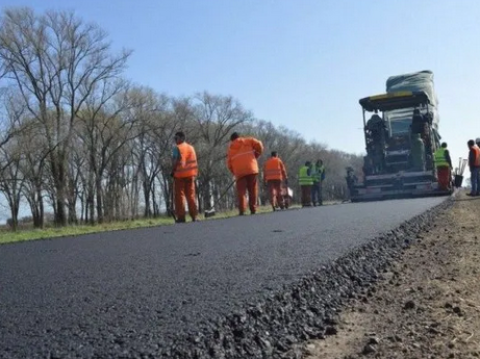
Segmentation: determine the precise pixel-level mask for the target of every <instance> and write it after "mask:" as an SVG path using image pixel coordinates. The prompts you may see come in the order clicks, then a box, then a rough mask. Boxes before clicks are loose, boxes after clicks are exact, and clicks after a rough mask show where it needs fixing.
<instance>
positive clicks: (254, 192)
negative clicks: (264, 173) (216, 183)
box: [227, 132, 263, 216]
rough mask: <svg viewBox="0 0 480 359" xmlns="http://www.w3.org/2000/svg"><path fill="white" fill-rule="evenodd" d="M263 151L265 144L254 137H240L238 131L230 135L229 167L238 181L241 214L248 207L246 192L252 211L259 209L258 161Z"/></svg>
mask: <svg viewBox="0 0 480 359" xmlns="http://www.w3.org/2000/svg"><path fill="white" fill-rule="evenodd" d="M262 153H263V144H262V142H261V141H259V140H257V139H256V138H253V137H240V135H239V134H238V133H237V132H234V133H233V134H232V135H231V136H230V146H229V148H228V153H227V167H228V169H229V171H230V172H231V173H232V174H233V175H234V176H235V180H236V182H237V196H238V209H239V213H240V215H241V216H243V215H244V214H245V211H246V209H247V202H246V198H245V196H246V193H247V191H248V204H249V207H250V213H251V214H255V213H256V211H257V197H258V183H257V177H258V172H259V171H258V162H257V158H258V157H260V155H261V154H262Z"/></svg>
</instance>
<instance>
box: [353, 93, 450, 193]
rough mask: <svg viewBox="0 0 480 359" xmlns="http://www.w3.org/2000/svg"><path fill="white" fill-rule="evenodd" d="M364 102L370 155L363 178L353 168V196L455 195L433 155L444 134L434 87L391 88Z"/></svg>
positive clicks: (365, 164)
mask: <svg viewBox="0 0 480 359" xmlns="http://www.w3.org/2000/svg"><path fill="white" fill-rule="evenodd" d="M359 103H360V105H361V106H362V110H363V124H364V135H365V144H366V150H367V155H366V156H365V157H364V166H363V181H360V180H358V179H357V178H355V179H354V180H353V179H352V173H351V171H350V173H347V185H348V187H349V190H350V199H351V201H352V202H358V201H365V200H380V199H387V198H406V197H415V196H420V197H423V196H430V195H449V194H450V193H451V190H450V189H446V190H442V189H440V188H439V186H438V178H437V174H436V170H435V164H434V156H433V154H434V153H435V151H436V150H437V149H438V147H439V146H440V136H439V135H438V132H437V131H436V127H435V120H436V121H437V122H438V119H435V115H436V109H435V105H434V104H432V99H431V96H429V94H428V92H426V91H390V92H387V93H385V94H381V95H377V96H371V97H366V98H362V99H360V100H359ZM367 113H369V114H371V116H370V118H369V119H368V120H367Z"/></svg>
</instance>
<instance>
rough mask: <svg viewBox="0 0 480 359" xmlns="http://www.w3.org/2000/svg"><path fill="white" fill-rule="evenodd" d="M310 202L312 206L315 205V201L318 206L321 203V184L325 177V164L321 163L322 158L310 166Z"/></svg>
mask: <svg viewBox="0 0 480 359" xmlns="http://www.w3.org/2000/svg"><path fill="white" fill-rule="evenodd" d="M312 179H313V185H312V203H313V206H316V205H317V203H318V205H319V206H322V205H323V198H322V197H323V196H322V188H323V187H322V186H323V180H324V179H325V166H324V165H323V161H322V160H318V161H317V162H316V163H315V165H313V166H312Z"/></svg>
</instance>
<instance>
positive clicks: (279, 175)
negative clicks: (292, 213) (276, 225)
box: [263, 151, 288, 211]
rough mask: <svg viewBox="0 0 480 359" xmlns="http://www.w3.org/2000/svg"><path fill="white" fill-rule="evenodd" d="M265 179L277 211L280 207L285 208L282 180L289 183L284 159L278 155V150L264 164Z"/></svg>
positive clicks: (273, 205)
mask: <svg viewBox="0 0 480 359" xmlns="http://www.w3.org/2000/svg"><path fill="white" fill-rule="evenodd" d="M263 180H264V181H265V183H266V184H267V186H268V193H269V195H270V204H271V205H272V208H273V210H274V211H275V210H276V209H277V208H278V207H280V208H281V209H283V208H284V207H285V203H284V201H283V196H282V181H285V184H287V181H288V179H287V171H286V169H285V165H284V164H283V161H282V160H281V159H280V158H279V157H278V153H277V151H273V152H272V156H271V157H270V158H269V159H268V160H267V161H266V162H265V164H264V165H263Z"/></svg>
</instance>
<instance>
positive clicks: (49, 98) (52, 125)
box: [0, 8, 130, 225]
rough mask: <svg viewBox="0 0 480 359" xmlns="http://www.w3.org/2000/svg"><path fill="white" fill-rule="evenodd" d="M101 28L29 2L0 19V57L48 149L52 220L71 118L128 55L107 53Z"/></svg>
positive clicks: (59, 215) (60, 217) (61, 213)
mask: <svg viewBox="0 0 480 359" xmlns="http://www.w3.org/2000/svg"><path fill="white" fill-rule="evenodd" d="M106 39H107V36H106V33H105V32H104V31H103V30H102V29H100V28H99V27H98V26H97V25H94V24H85V23H84V22H83V21H82V20H81V19H79V18H77V17H76V16H75V15H74V14H73V13H72V12H47V13H46V14H44V15H37V14H35V13H34V12H33V10H31V9H29V8H14V9H7V10H5V12H4V14H3V17H2V19H1V20H0V60H1V61H2V62H3V64H4V66H5V72H6V75H5V76H6V78H7V79H8V80H9V81H11V82H13V83H15V84H16V86H17V87H18V89H19V90H20V92H21V94H22V96H23V99H24V101H25V103H26V104H27V108H28V110H29V112H30V115H31V116H32V117H33V118H34V119H35V120H36V121H37V122H38V125H39V127H40V128H39V130H40V129H41V130H42V132H43V134H44V136H45V137H46V139H47V143H48V146H49V149H50V152H49V166H50V171H51V173H52V177H53V181H54V188H55V197H56V199H55V201H56V203H55V205H56V223H57V224H59V225H65V224H66V223H67V215H66V211H65V203H66V183H67V181H66V180H67V159H68V153H69V150H70V147H69V145H70V144H71V140H72V136H73V133H74V126H75V121H76V119H77V115H78V113H79V112H80V111H81V109H82V108H83V106H84V105H85V102H86V101H87V99H88V98H89V97H90V95H91V94H92V92H94V90H95V88H96V87H97V84H98V83H100V82H102V81H106V80H108V79H113V78H115V77H118V76H119V75H120V73H121V72H122V71H123V69H124V66H125V63H126V61H127V59H128V57H129V55H130V52H129V51H123V52H122V53H121V54H119V55H115V56H112V55H111V54H110V43H108V42H107V41H106Z"/></svg>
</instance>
